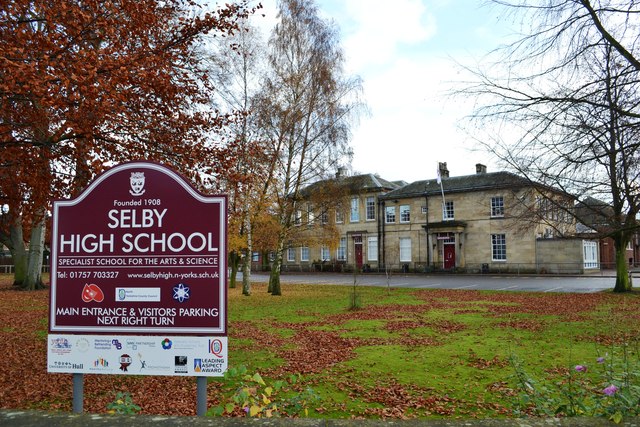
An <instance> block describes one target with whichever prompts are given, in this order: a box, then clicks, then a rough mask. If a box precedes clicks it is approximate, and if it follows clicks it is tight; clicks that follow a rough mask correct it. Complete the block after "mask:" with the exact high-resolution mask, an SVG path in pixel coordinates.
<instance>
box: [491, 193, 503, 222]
mask: <svg viewBox="0 0 640 427" xmlns="http://www.w3.org/2000/svg"><path fill="white" fill-rule="evenodd" d="M491 218H504V197H503V196H495V197H492V198H491Z"/></svg>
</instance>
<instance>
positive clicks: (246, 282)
mask: <svg viewBox="0 0 640 427" xmlns="http://www.w3.org/2000/svg"><path fill="white" fill-rule="evenodd" d="M249 253H250V252H249ZM242 295H245V296H250V295H251V256H250V255H247V256H246V257H244V260H242Z"/></svg>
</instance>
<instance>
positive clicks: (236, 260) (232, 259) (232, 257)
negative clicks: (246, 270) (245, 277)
mask: <svg viewBox="0 0 640 427" xmlns="http://www.w3.org/2000/svg"><path fill="white" fill-rule="evenodd" d="M238 264H240V255H238V253H237V252H236V251H232V252H231V253H229V267H231V274H230V276H229V287H230V288H235V287H236V276H237V275H238Z"/></svg>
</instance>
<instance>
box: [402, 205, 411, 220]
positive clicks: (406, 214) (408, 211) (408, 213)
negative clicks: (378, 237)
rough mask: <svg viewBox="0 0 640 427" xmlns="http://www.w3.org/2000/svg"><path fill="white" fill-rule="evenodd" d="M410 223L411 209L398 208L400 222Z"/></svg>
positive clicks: (405, 207)
mask: <svg viewBox="0 0 640 427" xmlns="http://www.w3.org/2000/svg"><path fill="white" fill-rule="evenodd" d="M409 221H411V209H410V208H409V205H401V206H400V222H409Z"/></svg>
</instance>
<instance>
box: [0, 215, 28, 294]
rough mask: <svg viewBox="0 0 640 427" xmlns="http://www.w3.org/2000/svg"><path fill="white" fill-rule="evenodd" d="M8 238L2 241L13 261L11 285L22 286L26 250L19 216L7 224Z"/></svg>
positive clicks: (25, 270) (24, 275)
mask: <svg viewBox="0 0 640 427" xmlns="http://www.w3.org/2000/svg"><path fill="white" fill-rule="evenodd" d="M8 237H9V240H8V241H4V240H3V243H4V244H5V245H6V246H7V248H9V252H11V260H12V262H13V285H14V286H22V284H23V283H24V282H25V280H26V277H27V261H28V256H27V251H26V249H25V247H24V238H23V233H22V222H21V218H20V217H18V218H17V219H16V220H15V222H13V223H12V224H11V225H10V226H9V236H8Z"/></svg>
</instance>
